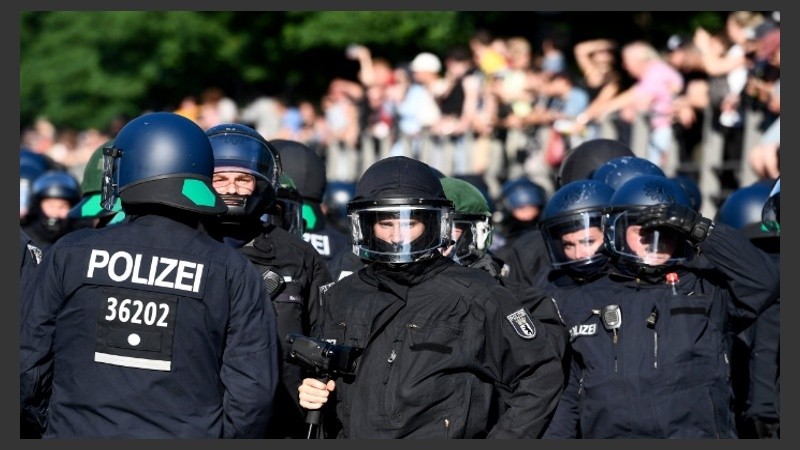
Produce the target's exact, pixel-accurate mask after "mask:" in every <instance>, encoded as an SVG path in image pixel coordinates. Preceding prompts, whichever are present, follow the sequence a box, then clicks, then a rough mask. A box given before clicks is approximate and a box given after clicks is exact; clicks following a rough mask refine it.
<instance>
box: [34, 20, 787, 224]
mask: <svg viewBox="0 0 800 450" xmlns="http://www.w3.org/2000/svg"><path fill="white" fill-rule="evenodd" d="M345 57H347V58H349V59H351V60H353V61H357V63H358V73H357V77H356V78H355V79H345V78H335V79H333V80H331V81H330V84H329V87H328V90H327V92H326V93H325V94H324V95H323V96H322V98H320V99H319V100H318V101H309V100H303V101H299V102H293V101H292V100H290V99H288V98H285V97H282V96H280V95H274V96H272V95H265V96H260V97H258V98H255V99H248V100H246V101H245V100H241V99H233V98H230V97H229V96H228V95H226V93H225V92H223V91H222V90H221V89H219V88H218V87H215V86H211V87H209V88H208V89H206V90H204V91H203V92H200V93H196V94H195V93H187V95H186V96H185V98H184V99H183V100H182V102H181V103H180V104H179V105H177V106H176V107H175V108H174V111H175V112H178V113H180V114H182V115H184V116H186V117H188V118H190V119H192V120H194V121H196V122H197V123H198V124H200V125H201V126H202V127H203V128H204V129H207V128H210V127H212V126H214V125H216V124H219V123H223V122H240V123H244V124H248V125H251V126H253V127H254V128H255V129H257V130H258V131H259V132H260V133H261V134H262V135H263V136H264V137H266V138H267V139H291V140H298V141H300V142H303V143H305V144H307V145H308V146H310V147H311V148H313V149H314V150H315V151H316V152H317V153H318V154H319V155H320V156H321V157H323V158H324V159H325V161H326V168H327V177H328V180H329V181H331V182H355V181H356V180H357V179H358V177H359V176H360V175H361V174H362V173H363V172H364V171H365V170H366V168H367V167H369V166H370V165H371V164H372V163H373V162H375V161H376V160H379V159H383V158H386V157H388V156H397V155H404V156H409V157H412V158H415V159H419V160H421V161H423V162H426V163H428V164H429V165H431V166H432V167H434V168H436V169H438V170H439V171H440V172H442V173H443V174H444V175H446V176H452V177H457V178H463V179H466V180H468V181H470V182H473V183H474V184H476V185H477V186H478V187H480V188H482V189H483V190H484V191H485V192H486V193H487V195H488V196H489V198H490V199H491V200H497V199H498V198H499V196H500V195H501V186H502V185H503V183H504V182H506V181H507V180H511V179H516V178H519V177H527V178H529V179H530V180H532V181H534V182H535V183H537V184H539V185H540V186H542V187H543V188H544V189H545V190H546V191H547V193H548V194H551V193H552V192H553V190H554V187H555V183H554V182H555V180H556V176H557V173H556V172H557V169H558V167H559V165H560V163H561V161H562V160H563V158H564V156H565V155H566V154H568V152H569V151H570V150H571V149H572V148H574V147H575V146H577V145H579V144H580V143H581V142H583V141H585V140H587V139H594V138H598V137H605V138H611V139H616V140H619V141H621V142H623V143H625V144H626V145H628V146H629V147H631V149H632V150H633V151H634V152H635V153H636V154H637V155H638V156H641V157H644V158H648V159H649V160H650V161H651V162H653V163H655V164H657V165H658V166H659V167H660V168H661V169H662V170H664V172H665V173H666V174H668V175H670V176H674V175H683V176H688V177H689V178H691V179H692V180H693V181H695V182H696V183H698V184H699V185H700V186H701V188H703V189H705V190H709V189H711V190H713V191H714V192H712V193H708V192H707V193H706V195H715V196H716V197H717V200H718V201H717V205H718V204H719V203H721V201H723V200H724V197H725V195H726V192H732V191H733V190H735V189H736V188H738V187H739V186H742V185H746V184H749V183H751V182H753V181H756V180H758V179H774V178H777V176H778V175H779V164H778V163H779V157H778V156H779V148H780V16H779V14H778V13H777V12H775V13H773V14H771V15H770V14H764V13H762V12H754V11H734V12H731V13H729V15H728V17H727V22H726V28H725V30H724V31H722V32H719V33H710V32H708V31H707V30H705V29H702V28H698V29H696V30H695V32H694V34H693V35H691V36H679V35H675V36H672V37H671V38H670V39H669V40H668V41H667V42H646V41H635V42H615V41H614V40H611V39H606V38H597V39H587V40H584V41H581V42H577V43H569V42H568V39H565V36H563V35H561V34H557V33H554V34H552V35H549V36H546V37H545V39H543V40H542V42H541V47H538V48H535V46H534V45H533V44H532V43H531V41H530V40H529V39H528V38H526V37H523V36H493V35H492V34H491V33H490V32H488V31H486V30H479V31H478V32H476V33H475V34H474V35H473V36H472V37H471V39H470V40H469V42H467V43H465V44H464V45H463V46H454V47H453V48H450V49H448V50H447V51H446V52H444V53H442V54H436V53H434V52H430V51H425V52H421V53H419V54H417V55H409V60H408V61H389V60H388V59H386V58H384V57H381V56H378V55H373V54H372V51H371V50H370V49H369V48H368V47H367V46H364V45H351V46H349V47H348V48H347V49H346V52H345ZM120 122H121V123H124V118H121V119H120ZM120 126H121V124H120V123H117V124H113V125H112V126H109V128H108V129H107V130H95V129H91V130H83V131H80V132H78V131H75V130H70V129H57V128H56V127H55V126H54V125H53V124H52V123H50V122H49V121H48V120H47V119H46V118H41V119H39V120H38V121H37V122H36V123H35V124H32V125H31V126H29V127H27V128H26V129H25V130H24V132H23V133H22V136H21V141H22V142H21V145H22V147H24V148H28V149H30V150H32V151H35V152H38V153H43V154H45V155H47V156H48V157H50V158H51V159H52V160H53V161H54V162H55V163H56V164H60V165H62V166H63V167H64V168H66V169H67V170H69V171H70V172H71V173H72V174H73V175H75V176H76V178H78V179H80V177H81V175H82V172H83V167H84V166H85V164H86V161H88V159H89V156H90V155H91V153H92V151H93V150H94V149H95V148H97V147H98V146H99V145H100V144H101V143H103V142H105V141H106V140H108V139H110V138H113V136H114V130H115V129H119V127H120ZM712 137H716V139H717V141H713V140H712ZM712 142H719V143H720V144H719V147H720V149H721V150H720V151H719V156H718V157H716V156H714V155H716V153H715V152H714V151H712V150H710V147H709V146H710V145H713V144H712ZM709 155H711V156H709ZM709 157H710V158H711V163H710V164H709V163H708V161H709ZM704 167H705V169H704ZM704 170H705V172H704ZM708 170H712V171H713V172H708ZM710 176H713V177H714V178H715V180H714V182H713V183H709V182H708V180H705V181H706V182H705V183H704V182H703V177H710ZM707 212H708V213H711V212H713V211H712V210H707Z"/></svg>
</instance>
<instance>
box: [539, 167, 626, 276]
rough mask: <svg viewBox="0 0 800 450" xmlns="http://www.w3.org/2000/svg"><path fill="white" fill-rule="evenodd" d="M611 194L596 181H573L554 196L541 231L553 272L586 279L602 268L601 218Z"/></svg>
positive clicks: (602, 237)
mask: <svg viewBox="0 0 800 450" xmlns="http://www.w3.org/2000/svg"><path fill="white" fill-rule="evenodd" d="M613 194H614V189H612V188H611V187H610V186H608V185H606V184H604V183H601V182H599V181H597V180H575V181H572V182H570V183H567V184H565V185H564V186H561V187H560V188H558V189H557V190H556V191H555V192H554V193H553V196H552V197H550V200H549V201H548V202H547V206H545V208H544V212H543V213H542V220H541V222H540V228H541V230H542V237H543V239H544V243H545V246H546V247H547V251H548V253H549V255H550V264H551V265H552V266H553V268H554V269H565V270H569V271H572V272H575V273H577V274H581V275H588V274H591V273H595V272H596V271H597V270H599V269H600V268H602V267H603V266H604V265H605V263H606V262H607V260H608V258H607V255H606V254H605V252H604V248H603V247H604V233H603V215H604V214H605V213H606V211H607V210H608V208H609V205H610V202H611V196H612V195H613Z"/></svg>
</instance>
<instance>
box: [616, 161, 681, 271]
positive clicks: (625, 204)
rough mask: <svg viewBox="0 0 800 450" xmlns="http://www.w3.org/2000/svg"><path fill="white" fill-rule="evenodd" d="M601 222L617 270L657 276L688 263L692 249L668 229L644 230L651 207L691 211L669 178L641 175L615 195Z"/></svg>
mask: <svg viewBox="0 0 800 450" xmlns="http://www.w3.org/2000/svg"><path fill="white" fill-rule="evenodd" d="M610 205H611V208H610V210H609V213H608V214H607V215H606V216H605V219H604V229H605V245H606V249H607V251H608V252H609V253H610V254H611V256H612V257H613V258H614V259H615V260H616V261H617V263H618V264H617V265H618V267H619V268H620V269H622V270H624V271H627V272H629V273H630V274H632V275H635V276H639V275H659V274H661V273H663V272H664V271H665V270H667V269H668V268H669V267H670V266H672V265H675V264H679V263H683V262H685V261H689V260H691V259H692V257H693V256H694V252H695V249H694V246H693V245H691V243H690V242H689V241H688V239H687V237H686V236H684V235H681V234H680V233H678V232H677V231H674V230H672V229H670V228H656V229H651V230H646V229H643V227H642V219H643V217H644V216H645V213H646V211H647V209H648V207H650V206H654V205H680V206H681V207H685V209H688V210H690V211H692V212H693V210H691V207H692V205H691V202H690V201H689V197H688V196H687V195H686V192H684V190H683V188H681V187H680V185H678V184H677V183H675V182H674V181H672V180H670V179H669V178H666V177H663V176H659V175H641V176H638V177H635V178H632V179H630V180H628V181H627V182H626V183H625V184H623V185H622V186H620V187H619V189H617V190H616V191H614V195H613V196H612V197H611V200H610Z"/></svg>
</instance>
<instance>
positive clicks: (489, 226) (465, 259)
mask: <svg viewBox="0 0 800 450" xmlns="http://www.w3.org/2000/svg"><path fill="white" fill-rule="evenodd" d="M439 182H440V183H442V189H443V190H444V195H445V196H446V197H447V198H448V199H449V200H450V201H452V202H453V236H452V237H453V241H454V244H453V245H452V246H449V247H447V249H445V251H444V252H443V254H444V255H445V256H447V257H449V258H451V259H452V260H453V261H455V262H457V263H459V264H461V265H462V266H467V267H475V268H479V269H484V270H486V271H487V272H489V273H490V274H491V275H492V276H493V277H495V278H501V277H503V276H505V275H506V274H507V272H508V266H506V264H505V263H504V262H503V260H502V259H500V258H498V257H496V256H495V255H494V254H493V253H492V252H491V251H490V250H489V247H490V246H491V244H492V236H493V234H494V224H493V223H492V221H491V217H492V213H491V211H490V210H489V203H488V202H487V201H486V197H484V196H483V194H482V193H481V191H480V190H478V188H477V187H475V186H474V185H472V184H471V183H469V182H468V181H464V180H461V179H459V178H450V177H444V178H441V179H439Z"/></svg>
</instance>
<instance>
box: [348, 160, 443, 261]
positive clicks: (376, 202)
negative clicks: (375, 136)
mask: <svg viewBox="0 0 800 450" xmlns="http://www.w3.org/2000/svg"><path fill="white" fill-rule="evenodd" d="M452 210H453V202H452V201H450V200H449V199H448V198H447V197H446V196H445V194H444V190H443V189H442V184H441V183H440V182H439V179H438V178H436V176H435V175H434V174H433V172H432V171H431V170H430V168H429V166H428V165H427V164H425V163H423V162H421V161H418V160H416V159H412V158H408V157H405V156H391V157H388V158H384V159H382V160H379V161H377V162H375V163H374V164H372V165H371V166H370V167H369V168H368V169H367V170H366V171H365V172H364V174H363V175H362V176H361V178H360V179H359V180H358V183H357V184H356V195H355V197H354V198H353V200H351V201H350V202H349V203H348V204H347V212H348V215H349V217H350V230H351V234H352V241H353V253H355V254H356V255H358V256H359V257H360V258H362V259H365V260H368V261H372V262H375V263H381V264H388V265H393V266H394V265H402V264H406V263H411V262H415V261H421V260H423V259H428V258H431V257H433V256H435V255H439V254H440V253H439V249H441V248H443V247H446V246H448V245H450V244H451V237H450V232H451V227H452V223H453V219H452Z"/></svg>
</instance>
